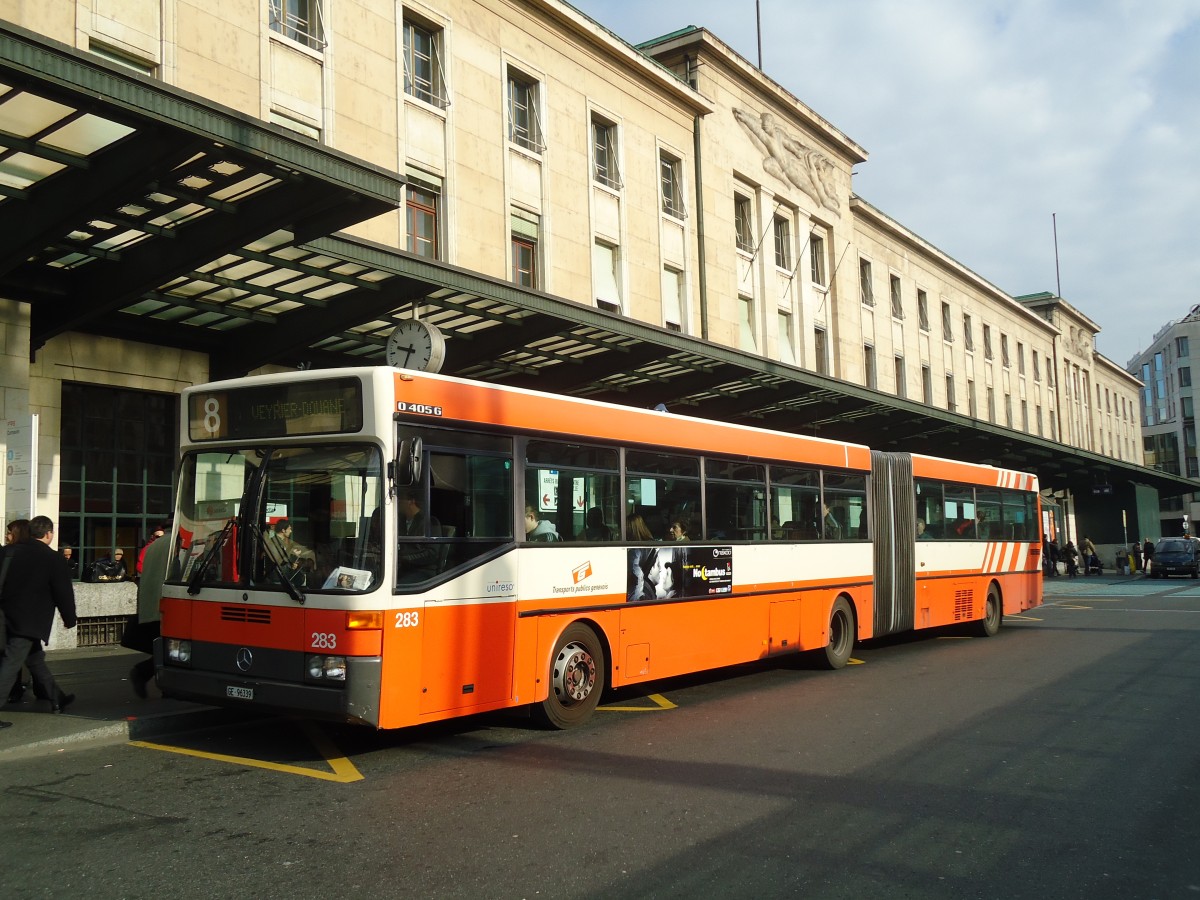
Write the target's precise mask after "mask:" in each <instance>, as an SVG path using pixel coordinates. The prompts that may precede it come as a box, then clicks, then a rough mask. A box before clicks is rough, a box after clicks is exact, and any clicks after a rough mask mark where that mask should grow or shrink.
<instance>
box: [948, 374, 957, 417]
mask: <svg viewBox="0 0 1200 900" xmlns="http://www.w3.org/2000/svg"><path fill="white" fill-rule="evenodd" d="M956 406H958V404H957V403H956V402H955V400H954V376H953V375H951V374H950V373H949V372H947V373H946V409H948V410H950V412H954V409H955V407H956Z"/></svg>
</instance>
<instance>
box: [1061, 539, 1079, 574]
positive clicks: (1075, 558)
mask: <svg viewBox="0 0 1200 900" xmlns="http://www.w3.org/2000/svg"><path fill="white" fill-rule="evenodd" d="M1063 559H1065V560H1066V561H1067V575H1068V576H1069V577H1071V578H1074V577H1075V576H1076V575H1078V574H1079V551H1078V550H1076V549H1075V542H1074V541H1067V546H1066V547H1064V548H1063Z"/></svg>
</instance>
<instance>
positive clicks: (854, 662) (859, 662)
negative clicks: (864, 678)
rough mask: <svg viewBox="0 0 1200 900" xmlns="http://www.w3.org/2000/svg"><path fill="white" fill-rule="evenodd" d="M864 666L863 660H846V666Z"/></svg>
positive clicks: (852, 658)
mask: <svg viewBox="0 0 1200 900" xmlns="http://www.w3.org/2000/svg"><path fill="white" fill-rule="evenodd" d="M862 664H863V660H861V659H855V658H854V657H853V656H852V657H850V658H849V659H848V660H846V665H848V666H861V665H862Z"/></svg>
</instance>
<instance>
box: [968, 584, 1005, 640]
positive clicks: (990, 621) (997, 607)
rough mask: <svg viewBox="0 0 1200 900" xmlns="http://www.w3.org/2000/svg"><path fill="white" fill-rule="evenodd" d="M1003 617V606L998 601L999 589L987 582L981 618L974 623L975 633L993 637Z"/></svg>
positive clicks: (980, 635)
mask: <svg viewBox="0 0 1200 900" xmlns="http://www.w3.org/2000/svg"><path fill="white" fill-rule="evenodd" d="M1003 618H1004V606H1003V604H1001V602H1000V589H999V588H998V587H996V585H995V584H994V583H993V584H989V585H988V592H987V599H986V600H985V601H984V602H983V618H982V619H980V620H979V621H978V622H976V623H975V634H976V635H978V636H979V637H995V636H996V632H998V631H999V630H1000V622H1001V620H1003Z"/></svg>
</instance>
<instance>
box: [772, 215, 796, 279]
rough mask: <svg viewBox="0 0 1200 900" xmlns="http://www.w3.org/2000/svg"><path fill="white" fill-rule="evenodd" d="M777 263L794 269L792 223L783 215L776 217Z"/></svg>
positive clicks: (788, 268) (783, 267) (782, 266)
mask: <svg viewBox="0 0 1200 900" xmlns="http://www.w3.org/2000/svg"><path fill="white" fill-rule="evenodd" d="M775 265H776V266H778V267H779V268H780V269H787V270H788V271H789V272H790V271H791V270H792V223H791V222H789V221H788V220H787V219H786V218H784V217H783V216H776V217H775Z"/></svg>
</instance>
